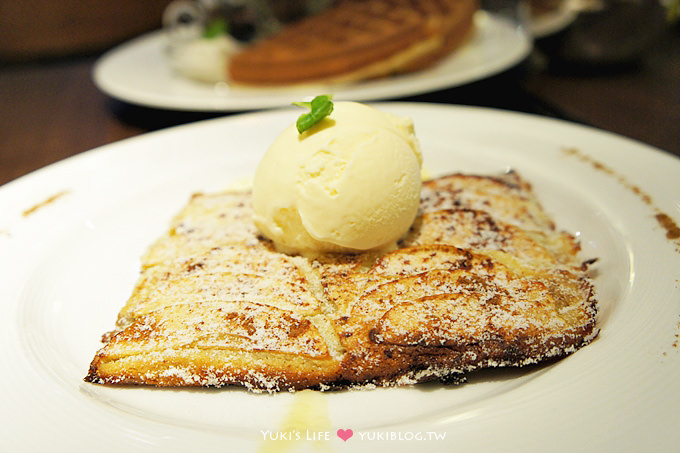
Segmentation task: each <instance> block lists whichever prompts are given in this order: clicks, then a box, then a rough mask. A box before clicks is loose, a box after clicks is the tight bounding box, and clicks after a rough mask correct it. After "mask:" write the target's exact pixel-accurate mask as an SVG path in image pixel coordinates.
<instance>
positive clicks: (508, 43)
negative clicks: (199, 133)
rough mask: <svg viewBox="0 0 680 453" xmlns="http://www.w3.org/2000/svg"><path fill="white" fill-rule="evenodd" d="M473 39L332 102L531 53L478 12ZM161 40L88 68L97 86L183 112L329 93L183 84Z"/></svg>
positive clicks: (402, 89) (454, 76)
mask: <svg viewBox="0 0 680 453" xmlns="http://www.w3.org/2000/svg"><path fill="white" fill-rule="evenodd" d="M476 24H477V32H476V35H474V37H473V38H472V39H471V40H470V42H469V43H467V44H466V45H465V46H464V47H462V48H461V49H459V50H458V51H457V52H454V53H453V54H452V55H451V56H450V57H448V58H446V59H445V60H443V61H441V62H440V63H439V64H437V65H436V66H434V67H432V68H428V69H426V70H423V71H419V72H414V73H410V74H404V75H400V76H394V77H390V78H385V79H379V80H371V81H365V82H360V83H356V84H352V85H344V86H341V87H333V88H332V90H330V91H332V92H334V93H335V97H336V99H337V100H355V101H365V100H380V99H390V98H394V97H403V96H409V95H416V94H421V93H425V92H429V91H434V90H438V89H443V88H448V87H453V86H457V85H462V84H465V83H469V82H472V81H475V80H479V79H482V78H485V77H488V76H491V75H493V74H496V73H498V72H500V71H502V70H505V69H508V68H510V67H512V66H513V65H515V64H517V63H518V62H520V61H521V60H522V59H524V58H525V57H526V56H527V55H528V54H529V51H530V50H531V40H530V38H528V37H527V34H526V32H525V31H524V30H523V29H522V28H519V27H516V26H515V24H514V23H511V22H510V21H508V20H506V19H503V18H502V17H501V16H494V15H490V14H487V13H484V12H480V13H479V14H478V15H477V17H476ZM165 45H166V37H165V35H164V34H163V33H162V32H154V33H150V34H147V35H144V36H142V37H140V38H137V39H135V40H132V41H130V42H129V43H126V44H123V45H122V46H120V47H118V48H115V49H113V50H112V51H110V52H108V53H107V54H105V55H104V56H103V57H102V58H101V59H100V60H99V61H98V62H97V64H96V66H95V68H94V75H93V77H94V81H95V83H96V84H97V86H98V87H99V88H100V89H101V90H102V91H103V92H105V93H107V94H109V95H110V96H112V97H115V98H118V99H121V100H123V101H127V102H130V103H134V104H139V105H144V106H150V107H156V108H165V109H174V110H189V111H241V110H251V109H261V108H270V107H282V106H286V105H290V103H291V102H293V101H298V100H300V98H301V97H303V96H308V95H314V94H318V93H320V92H326V91H329V89H328V88H324V87H320V86H318V85H316V86H304V87H295V88H293V87H291V88H281V89H261V90H259V89H257V90H256V89H230V88H229V87H228V86H227V85H225V84H220V85H211V84H204V83H199V82H194V81H192V80H189V79H186V78H183V77H181V76H178V75H176V74H175V73H173V72H172V70H171V69H170V67H169V65H168V62H167V61H166V56H165Z"/></svg>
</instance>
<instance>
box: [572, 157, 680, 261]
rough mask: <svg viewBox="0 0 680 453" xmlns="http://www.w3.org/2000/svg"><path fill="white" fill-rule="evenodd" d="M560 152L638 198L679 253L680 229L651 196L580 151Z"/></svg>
mask: <svg viewBox="0 0 680 453" xmlns="http://www.w3.org/2000/svg"><path fill="white" fill-rule="evenodd" d="M562 151H563V152H564V153H565V154H567V155H569V156H574V157H576V158H578V159H579V160H581V161H582V162H585V163H588V164H590V165H592V166H593V168H595V170H598V171H601V172H602V173H605V174H606V175H609V176H611V177H613V178H614V179H616V181H617V182H619V183H620V184H621V185H623V186H624V187H625V188H626V189H627V190H629V191H630V192H631V193H633V194H635V195H636V196H638V197H639V198H640V200H642V202H643V203H645V204H646V205H647V206H649V207H650V208H652V209H653V210H654V211H655V215H654V218H655V219H656V221H657V222H658V223H659V225H660V226H661V228H663V229H664V230H665V231H666V239H668V240H669V241H674V242H675V246H676V248H675V250H676V251H677V252H678V253H680V241H678V239H680V227H679V226H678V224H677V223H676V221H675V220H674V219H673V218H672V217H671V216H669V215H668V214H666V213H665V212H663V211H661V209H659V207H658V206H656V205H655V204H654V201H653V200H652V197H651V196H649V195H648V194H646V193H645V192H644V191H642V190H641V189H640V188H639V187H638V186H636V185H634V184H632V183H631V182H630V181H628V180H627V179H626V178H625V177H624V176H622V175H620V174H618V173H616V171H614V170H613V169H611V168H610V167H608V166H606V165H604V164H603V163H602V162H599V161H597V160H595V159H593V158H592V157H590V156H588V155H586V154H583V153H582V152H581V151H580V150H578V149H576V148H564V149H563V150H562Z"/></svg>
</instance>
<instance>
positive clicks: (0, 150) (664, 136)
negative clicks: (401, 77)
mask: <svg viewBox="0 0 680 453" xmlns="http://www.w3.org/2000/svg"><path fill="white" fill-rule="evenodd" d="M538 44H539V46H538V48H537V50H536V51H535V52H534V53H533V54H532V55H531V56H530V57H529V58H528V59H527V60H526V61H524V62H523V63H521V64H520V65H518V66H517V67H515V68H513V69H511V70H508V71H506V72H504V73H502V74H498V75H495V76H493V77H490V78H488V79H485V80H481V81H478V82H475V83H471V84H469V85H465V86H462V87H456V88H451V89H447V90H442V91H437V92H434V93H428V94H425V95H420V96H413V97H408V98H402V99H399V100H408V101H421V102H438V103H450V104H464V105H479V106H484V107H492V108H499V109H506V110H512V111H520V112H528V113H532V114H538V115H544V116H550V117H555V118H561V119H564V120H567V121H572V122H577V123H582V124H587V125H590V126H594V127H597V128H601V129H604V130H607V131H611V132H615V133H618V134H621V135H623V136H626V137H630V138H633V139H636V140H639V141H641V142H644V143H647V144H650V145H652V146H655V147H658V148H661V149H663V150H665V151H667V152H669V153H672V154H675V155H677V156H680V28H678V27H677V25H676V26H675V27H671V28H669V29H668V30H666V31H665V32H664V33H663V35H662V36H661V37H660V38H659V39H657V40H656V41H655V43H654V46H653V47H651V48H650V49H649V50H648V51H647V52H646V53H645V54H644V56H643V57H642V58H641V59H639V60H638V61H637V62H636V63H635V64H630V65H623V66H616V67H607V68H588V69H585V70H578V71H575V70H569V69H565V67H564V65H562V67H559V66H560V65H553V64H546V54H545V50H543V51H542V50H541V48H540V44H541V43H540V42H539V43H538ZM97 57H98V55H89V56H85V57H79V58H73V57H71V58H68V59H60V60H51V61H43V62H40V63H21V64H11V65H10V64H6V65H3V66H0V116H1V120H0V185H1V184H5V183H7V182H9V181H12V180H14V179H16V178H19V177H21V176H22V175H25V174H27V173H29V172H31V171H33V170H36V169H38V168H41V167H43V166H46V165H49V164H51V163H53V162H56V161H58V160H61V159H64V158H66V157H68V156H72V155H75V154H78V153H81V152H83V151H86V150H89V149H91V148H95V147H97V146H100V145H104V144H107V143H111V142H115V141H117V140H121V139H124V138H127V137H132V136H135V135H139V134H143V133H145V132H148V131H153V130H158V129H162V128H166V127H170V126H173V125H177V124H182V123H187V122H193V121H198V120H201V119H205V118H210V117H215V116H220V115H228V114H232V113H220V114H216V113H201V112H179V111H167V110H156V109H151V108H145V107H140V106H135V105H130V104H126V103H122V102H119V101H116V100H113V99H110V98H108V97H107V96H106V95H105V94H103V93H101V92H100V91H98V90H97V88H96V87H95V85H94V84H93V82H92V78H91V72H92V68H93V65H94V63H95V61H96V59H97ZM547 60H548V61H549V62H550V61H551V60H550V58H547ZM572 69H573V68H572ZM679 176H680V175H679Z"/></svg>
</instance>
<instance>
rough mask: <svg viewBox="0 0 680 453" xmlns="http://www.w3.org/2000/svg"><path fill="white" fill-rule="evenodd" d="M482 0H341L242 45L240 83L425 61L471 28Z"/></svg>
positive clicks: (414, 66)
mask: <svg viewBox="0 0 680 453" xmlns="http://www.w3.org/2000/svg"><path fill="white" fill-rule="evenodd" d="M477 9H478V2H477V0H425V1H416V0H341V1H338V2H336V4H334V5H333V6H332V7H330V8H328V9H326V10H324V11H322V12H321V13H318V14H314V15H312V16H309V17H307V18H305V19H302V20H300V21H298V22H295V23H293V24H290V25H287V26H285V27H284V28H283V29H282V30H280V31H279V32H277V33H275V34H274V35H272V36H269V37H267V38H265V39H263V40H261V41H258V42H255V43H253V44H251V45H249V46H246V47H245V48H243V49H242V50H241V51H240V52H238V53H236V54H235V55H233V56H232V58H231V61H230V62H229V68H228V70H229V77H228V78H229V80H230V81H231V82H233V83H235V84H236V85H254V86H276V85H289V84H299V83H319V82H324V83H340V82H342V83H348V82H354V81H357V80H362V79H369V78H376V77H382V76H387V75H390V74H395V73H403V72H409V71H415V70H418V69H422V68H425V67H427V66H429V65H431V64H433V63H435V62H437V61H439V60H440V59H441V58H443V57H444V56H446V55H448V54H449V53H451V52H452V51H453V50H454V49H457V48H458V47H460V46H461V45H462V44H463V43H464V42H465V41H466V39H467V38H468V37H469V36H470V34H471V33H472V31H473V29H474V14H475V12H476V11H477Z"/></svg>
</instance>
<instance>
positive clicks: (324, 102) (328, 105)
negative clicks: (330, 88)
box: [293, 94, 333, 134]
mask: <svg viewBox="0 0 680 453" xmlns="http://www.w3.org/2000/svg"><path fill="white" fill-rule="evenodd" d="M332 99H333V95H332V94H322V95H319V96H316V97H315V98H314V99H312V102H293V105H295V106H298V107H303V108H308V109H310V112H309V113H303V114H302V115H300V117H299V118H298V119H297V122H296V123H295V126H296V127H297V130H298V132H299V133H300V134H302V133H303V132H304V131H306V130H307V129H309V128H310V127H312V126H314V125H315V124H316V123H318V122H319V121H321V120H322V119H324V118H325V117H327V116H328V115H330V114H331V112H332V111H333V101H332Z"/></svg>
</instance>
